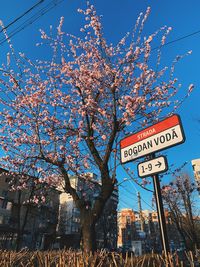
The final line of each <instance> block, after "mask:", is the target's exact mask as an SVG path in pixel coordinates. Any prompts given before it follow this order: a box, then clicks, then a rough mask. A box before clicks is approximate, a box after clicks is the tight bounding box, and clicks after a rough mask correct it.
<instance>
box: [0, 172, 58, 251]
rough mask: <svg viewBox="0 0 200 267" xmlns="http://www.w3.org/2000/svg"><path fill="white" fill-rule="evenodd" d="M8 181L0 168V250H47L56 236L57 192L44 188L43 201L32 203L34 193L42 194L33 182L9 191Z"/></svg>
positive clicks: (7, 175) (7, 176)
mask: <svg viewBox="0 0 200 267" xmlns="http://www.w3.org/2000/svg"><path fill="white" fill-rule="evenodd" d="M11 179H12V176H11V175H9V174H8V173H7V172H6V171H5V170H3V169H0V248H7V249H16V248H21V247H28V248H30V249H45V248H48V247H50V246H51V244H50V243H52V241H53V239H54V238H55V234H56V225H57V218H58V208H59V192H58V191H57V190H55V189H54V188H48V187H46V188H45V191H46V201H45V202H44V203H38V204H36V203H34V202H33V201H31V199H32V197H33V196H34V194H36V191H37V194H39V195H41V193H42V191H41V190H42V189H41V187H40V186H39V185H37V183H35V181H36V180H35V179H34V180H33V186H31V187H30V188H29V190H25V189H24V190H13V191H10V185H9V182H10V181H11ZM31 190H32V191H31Z"/></svg>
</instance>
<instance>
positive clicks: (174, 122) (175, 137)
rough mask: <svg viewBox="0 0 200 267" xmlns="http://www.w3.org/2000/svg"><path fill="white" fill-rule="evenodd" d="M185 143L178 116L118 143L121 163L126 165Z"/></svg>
mask: <svg viewBox="0 0 200 267" xmlns="http://www.w3.org/2000/svg"><path fill="white" fill-rule="evenodd" d="M184 141H185V135H184V132H183V127H182V124H181V119H180V117H179V116H178V115H173V116H171V117H169V118H167V119H165V120H163V121H160V122H158V123H156V124H154V125H152V126H149V127H147V128H146V129H143V130H141V131H139V132H137V133H135V134H132V135H130V136H128V137H125V138H124V139H122V140H121V141H120V149H121V163H126V162H129V161H132V160H135V159H138V158H141V157H144V156H146V155H148V154H152V153H154V152H156V151H160V150H163V149H166V148H169V147H172V146H175V145H178V144H181V143H183V142H184Z"/></svg>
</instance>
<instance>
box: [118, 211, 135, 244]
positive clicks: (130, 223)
mask: <svg viewBox="0 0 200 267" xmlns="http://www.w3.org/2000/svg"><path fill="white" fill-rule="evenodd" d="M134 223H135V213H134V211H133V210H132V209H122V210H121V211H120V212H119V213H118V241H117V246H118V247H123V246H125V245H127V246H128V245H129V244H130V243H131V241H133V240H134V235H135V226H134Z"/></svg>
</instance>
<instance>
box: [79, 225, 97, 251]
mask: <svg viewBox="0 0 200 267" xmlns="http://www.w3.org/2000/svg"><path fill="white" fill-rule="evenodd" d="M82 242H83V251H84V253H89V252H92V253H93V252H94V251H95V250H96V235H95V224H89V223H87V221H86V222H85V223H84V224H83V225H82Z"/></svg>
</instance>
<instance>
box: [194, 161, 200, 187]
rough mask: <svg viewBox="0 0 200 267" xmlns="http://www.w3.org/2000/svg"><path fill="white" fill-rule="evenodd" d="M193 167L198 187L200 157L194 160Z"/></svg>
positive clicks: (199, 181) (199, 185) (199, 182)
mask: <svg viewBox="0 0 200 267" xmlns="http://www.w3.org/2000/svg"><path fill="white" fill-rule="evenodd" d="M192 168H193V172H194V177H195V180H196V183H197V186H198V188H200V159H194V160H192ZM199 192H200V191H199Z"/></svg>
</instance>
